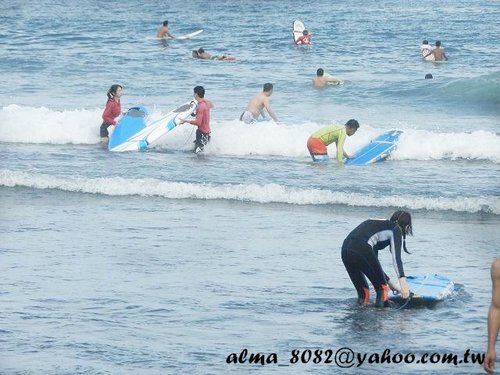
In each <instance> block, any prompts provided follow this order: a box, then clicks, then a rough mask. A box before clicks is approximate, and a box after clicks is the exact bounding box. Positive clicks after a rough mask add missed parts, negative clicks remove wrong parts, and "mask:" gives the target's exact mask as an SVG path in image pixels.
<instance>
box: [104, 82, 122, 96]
mask: <svg viewBox="0 0 500 375" xmlns="http://www.w3.org/2000/svg"><path fill="white" fill-rule="evenodd" d="M119 88H120V89H123V87H122V86H121V85H118V84H115V85H111V87H110V88H109V90H108V93H107V94H106V95H108V99H113V98H114V97H115V95H116V91H117V90H118V89H119Z"/></svg>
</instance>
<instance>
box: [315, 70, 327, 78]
mask: <svg viewBox="0 0 500 375" xmlns="http://www.w3.org/2000/svg"><path fill="white" fill-rule="evenodd" d="M323 74H325V71H324V70H323V69H321V68H319V69H318V70H316V75H317V76H318V77H323Z"/></svg>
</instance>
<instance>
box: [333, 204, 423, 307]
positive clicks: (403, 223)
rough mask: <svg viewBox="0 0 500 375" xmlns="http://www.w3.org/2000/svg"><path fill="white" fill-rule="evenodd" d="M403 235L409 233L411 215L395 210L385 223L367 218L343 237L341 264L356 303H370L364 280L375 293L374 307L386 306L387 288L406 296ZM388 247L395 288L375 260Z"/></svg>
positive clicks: (410, 232) (368, 291) (404, 242)
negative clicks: (395, 278)
mask: <svg viewBox="0 0 500 375" xmlns="http://www.w3.org/2000/svg"><path fill="white" fill-rule="evenodd" d="M407 234H411V235H412V234H413V228H412V224H411V215H410V213H409V212H406V211H396V212H394V214H392V216H391V218H390V219H389V220H375V219H370V220H366V221H364V222H362V223H361V224H360V225H358V226H357V227H356V228H354V230H353V231H352V232H351V233H349V235H348V236H347V237H346V239H345V240H344V243H343V244H342V262H343V263H344V266H345V268H346V270H347V273H348V274H349V277H350V278H351V281H352V283H353V284H354V287H355V288H356V291H357V292H358V302H359V303H361V304H368V302H369V301H370V290H369V287H368V283H367V281H366V277H368V279H369V280H370V282H371V283H372V284H373V287H374V289H375V291H376V293H377V298H376V302H375V304H376V306H379V307H387V306H389V287H390V288H391V289H392V290H394V291H397V292H399V293H401V296H402V297H403V298H408V297H409V295H410V290H409V289H408V284H407V282H406V277H405V273H404V269H403V262H402V260H401V244H402V245H403V249H404V251H405V252H407V253H408V254H409V252H408V250H407V249H406V235H407ZM388 245H390V251H391V253H392V262H393V265H394V269H395V270H396V275H397V276H398V278H399V287H398V285H397V284H395V283H393V282H392V281H391V280H389V276H387V274H386V273H385V272H384V270H383V269H382V266H381V265H380V262H379V260H378V251H379V250H381V249H383V248H385V247H387V246H388ZM365 276H366V277H365Z"/></svg>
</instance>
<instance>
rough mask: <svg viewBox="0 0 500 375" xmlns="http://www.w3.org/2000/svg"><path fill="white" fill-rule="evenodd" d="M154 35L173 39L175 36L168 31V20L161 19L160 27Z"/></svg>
mask: <svg viewBox="0 0 500 375" xmlns="http://www.w3.org/2000/svg"><path fill="white" fill-rule="evenodd" d="M156 37H157V38H162V39H163V38H166V37H169V38H172V39H175V36H173V35H172V33H171V32H170V30H169V28H168V21H163V24H162V26H160V28H159V29H158V32H157V33H156Z"/></svg>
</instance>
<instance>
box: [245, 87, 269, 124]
mask: <svg viewBox="0 0 500 375" xmlns="http://www.w3.org/2000/svg"><path fill="white" fill-rule="evenodd" d="M272 94H273V84H272V83H265V84H264V88H263V90H262V92H261V93H258V94H257V95H255V96H254V97H253V98H252V99H250V101H249V102H248V105H247V108H246V109H245V111H244V112H243V113H242V114H241V116H240V121H243V122H244V123H245V124H251V123H254V122H256V121H257V118H258V117H259V115H261V116H262V117H263V118H264V119H265V118H266V116H265V115H264V108H265V109H266V110H267V113H269V116H271V118H272V119H273V120H274V122H278V119H277V118H276V115H275V114H274V112H273V110H272V109H271V106H270V105H269V97H270V96H271V95H272Z"/></svg>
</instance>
